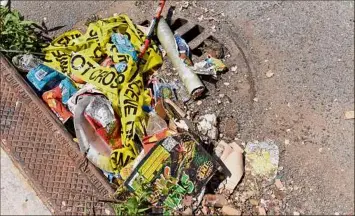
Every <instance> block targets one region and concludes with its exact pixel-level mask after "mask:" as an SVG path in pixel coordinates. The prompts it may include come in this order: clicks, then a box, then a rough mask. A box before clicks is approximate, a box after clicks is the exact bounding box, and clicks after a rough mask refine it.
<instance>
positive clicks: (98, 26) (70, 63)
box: [43, 15, 162, 173]
mask: <svg viewBox="0 0 355 216" xmlns="http://www.w3.org/2000/svg"><path fill="white" fill-rule="evenodd" d="M113 33H121V34H124V35H127V36H128V38H129V40H130V41H131V43H132V45H133V46H134V49H135V50H136V51H139V49H140V47H141V46H142V45H143V43H144V40H145V36H144V33H143V32H142V31H140V30H139V29H138V28H137V27H136V25H135V24H133V22H132V21H131V20H130V19H129V17H128V16H127V15H120V16H117V17H111V18H107V19H103V20H99V21H97V22H94V23H90V25H89V27H88V29H87V31H86V33H85V34H82V33H81V32H79V31H77V30H72V31H68V32H66V33H64V34H62V35H60V36H59V37H57V38H56V39H55V40H53V41H52V43H51V44H50V46H48V47H46V48H45V49H44V50H43V51H44V52H45V53H46V56H45V61H46V63H45V64H46V65H48V66H50V67H52V68H54V69H56V70H58V71H60V72H62V73H63V74H65V75H67V76H69V77H70V76H71V75H74V76H75V77H78V78H80V79H82V80H84V81H85V82H87V83H90V84H92V85H94V86H95V87H96V88H97V89H98V90H99V91H101V92H102V93H104V94H105V95H106V97H107V98H108V99H109V100H110V101H111V103H112V106H113V109H114V110H115V112H116V113H118V114H119V115H120V117H121V124H122V142H123V145H124V147H123V148H121V149H117V150H114V151H113V152H112V155H111V160H110V162H111V165H110V166H112V168H113V170H114V172H116V173H117V172H119V170H120V168H122V167H124V166H125V165H127V164H128V163H129V162H130V161H132V160H133V159H134V158H135V157H136V156H137V155H138V153H139V152H137V148H136V146H135V143H134V141H133V138H134V135H135V133H136V130H137V129H140V130H142V128H143V127H144V126H145V125H143V124H144V121H142V119H143V117H144V116H143V115H144V112H143V111H142V106H143V105H148V104H149V103H150V97H149V96H148V95H147V92H146V91H144V84H143V77H142V74H143V73H145V72H147V71H149V70H151V69H153V68H155V67H157V66H159V65H161V64H162V57H161V55H160V53H159V49H158V47H157V46H156V45H155V44H152V45H151V46H150V47H149V48H148V50H147V52H146V53H145V55H144V56H143V59H142V64H141V65H140V66H139V70H137V64H136V62H135V61H134V60H133V59H132V57H131V56H130V55H128V54H123V53H119V52H118V50H117V48H116V47H115V45H114V44H112V43H110V37H111V35H112V34H113ZM105 55H107V56H109V57H110V58H111V59H112V60H113V61H114V62H115V63H119V62H122V61H125V62H126V64H127V67H126V70H125V71H123V72H122V73H119V72H117V71H116V70H115V69H114V68H107V67H103V66H100V64H99V63H98V62H99V61H100V60H101V59H102V58H103V57H104V56H105Z"/></svg>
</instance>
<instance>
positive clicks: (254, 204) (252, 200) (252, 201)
mask: <svg viewBox="0 0 355 216" xmlns="http://www.w3.org/2000/svg"><path fill="white" fill-rule="evenodd" d="M249 202H250V204H252V205H253V206H257V205H259V201H258V200H256V199H250V200H249Z"/></svg>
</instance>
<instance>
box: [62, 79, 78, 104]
mask: <svg viewBox="0 0 355 216" xmlns="http://www.w3.org/2000/svg"><path fill="white" fill-rule="evenodd" d="M59 87H60V89H61V90H62V103H63V104H67V103H68V100H69V98H70V97H71V96H72V95H74V94H75V92H77V89H76V88H75V86H74V85H73V83H72V82H71V81H70V79H68V78H65V79H64V80H62V81H61V82H60V83H59Z"/></svg>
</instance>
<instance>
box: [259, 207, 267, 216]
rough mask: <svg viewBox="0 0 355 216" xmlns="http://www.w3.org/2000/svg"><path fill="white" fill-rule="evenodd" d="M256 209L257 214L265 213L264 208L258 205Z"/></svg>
mask: <svg viewBox="0 0 355 216" xmlns="http://www.w3.org/2000/svg"><path fill="white" fill-rule="evenodd" d="M258 211H259V215H266V211H265V208H263V207H261V206H259V207H258Z"/></svg>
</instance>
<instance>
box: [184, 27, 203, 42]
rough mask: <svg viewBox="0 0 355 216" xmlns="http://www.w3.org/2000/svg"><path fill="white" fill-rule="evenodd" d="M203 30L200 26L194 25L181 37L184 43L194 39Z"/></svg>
mask: <svg viewBox="0 0 355 216" xmlns="http://www.w3.org/2000/svg"><path fill="white" fill-rule="evenodd" d="M203 30H204V28H203V27H202V26H200V25H195V26H194V27H192V28H191V29H190V30H189V31H187V32H186V33H185V34H183V35H182V36H181V37H182V38H184V40H185V41H186V43H188V42H190V41H192V40H193V39H194V38H196V37H197V36H198V35H200V34H201V33H202V32H203Z"/></svg>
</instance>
